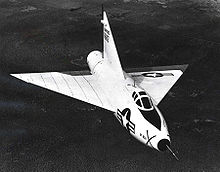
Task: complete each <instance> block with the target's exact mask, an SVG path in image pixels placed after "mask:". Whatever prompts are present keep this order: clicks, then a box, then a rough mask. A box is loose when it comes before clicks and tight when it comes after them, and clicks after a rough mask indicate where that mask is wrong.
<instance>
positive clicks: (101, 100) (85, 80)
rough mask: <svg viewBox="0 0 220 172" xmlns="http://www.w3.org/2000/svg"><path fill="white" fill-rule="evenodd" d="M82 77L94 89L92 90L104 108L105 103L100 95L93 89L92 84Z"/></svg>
mask: <svg viewBox="0 0 220 172" xmlns="http://www.w3.org/2000/svg"><path fill="white" fill-rule="evenodd" d="M82 77H83V78H84V80H85V81H86V82H87V83H88V84H89V85H90V87H91V88H92V90H93V91H94V93H95V95H96V96H97V98H98V99H99V101H100V102H101V104H102V106H103V102H102V100H101V99H100V97H99V95H98V93H97V92H96V90H95V89H94V88H93V86H92V85H91V84H90V82H89V81H88V80H87V79H86V78H85V77H84V76H83V75H82Z"/></svg>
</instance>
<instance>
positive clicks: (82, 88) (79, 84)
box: [72, 77, 89, 101]
mask: <svg viewBox="0 0 220 172" xmlns="http://www.w3.org/2000/svg"><path fill="white" fill-rule="evenodd" d="M72 78H73V80H74V81H75V82H76V83H77V85H78V86H79V88H80V89H81V90H82V92H83V94H84V96H85V98H86V99H87V101H89V99H88V97H87V96H86V94H85V92H84V90H83V88H82V87H81V86H80V84H79V83H78V81H77V80H76V78H75V77H72Z"/></svg>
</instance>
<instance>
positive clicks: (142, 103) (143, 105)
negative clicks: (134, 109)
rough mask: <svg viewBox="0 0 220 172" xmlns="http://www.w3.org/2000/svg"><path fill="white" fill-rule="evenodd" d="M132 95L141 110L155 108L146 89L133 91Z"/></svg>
mask: <svg viewBox="0 0 220 172" xmlns="http://www.w3.org/2000/svg"><path fill="white" fill-rule="evenodd" d="M132 97H133V99H134V101H135V103H136V104H137V106H138V107H139V108H140V109H141V110H145V111H150V110H153V109H154V106H153V103H152V101H151V99H150V97H149V96H148V95H147V94H146V93H145V92H144V91H140V92H138V93H137V92H133V94H132Z"/></svg>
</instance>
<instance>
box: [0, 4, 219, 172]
mask: <svg viewBox="0 0 220 172" xmlns="http://www.w3.org/2000/svg"><path fill="white" fill-rule="evenodd" d="M103 2H104V5H105V9H106V11H107V13H108V16H109V20H110V23H111V27H112V30H113V34H114V36H115V41H116V44H117V48H118V51H119V54H120V59H121V62H122V65H123V67H124V68H129V67H140V66H161V65H172V64H189V67H188V69H187V71H186V72H185V73H184V75H183V76H182V77H181V79H180V80H179V81H178V82H177V84H176V85H175V86H174V87H173V88H172V90H171V91H170V92H169V93H168V94H167V96H166V97H165V99H164V100H163V101H162V103H161V104H160V105H159V108H160V109H161V111H162V113H163V114H164V117H165V119H166V120H167V123H168V127H169V130H170V135H171V139H172V147H173V149H174V150H175V152H176V154H177V156H178V157H179V159H180V161H178V162H177V161H176V160H175V159H174V158H173V157H172V156H171V155H170V154H169V153H168V152H167V153H159V152H157V151H155V150H152V149H150V148H148V147H146V146H144V145H142V144H141V143H139V142H138V141H136V140H135V139H133V138H132V137H131V136H129V135H128V134H127V132H125V130H124V129H123V128H122V127H121V126H120V124H119V123H118V122H117V120H116V119H115V118H114V116H113V115H112V114H111V113H109V112H107V111H105V110H102V109H100V108H96V107H94V106H91V105H88V104H86V103H83V102H80V101H78V100H75V99H71V98H68V97H65V96H62V95H59V94H57V93H53V92H51V91H48V90H45V89H43V88H39V87H37V86H33V85H30V84H26V83H24V82H22V81H19V80H17V79H15V78H12V77H10V76H9V74H10V73H23V72H42V71H70V70H84V69H88V67H87V64H86V57H87V55H88V53H89V52H91V51H92V50H95V49H101V47H102V44H101V43H102V42H101V41H102V32H101V24H100V19H101V3H103ZM219 59H220V4H219V2H218V1H212V0H167V1H163V0H161V1H147V0H143V1H141V0H140V1H129V0H124V1H122V0H121V1H120V0H118V1H110V0H109V1H101V0H93V1H92V0H84V1H74V0H72V1H71V0H40V1H39V0H0V83H1V84H0V171H120V172H121V171H219V170H220V163H219V159H220V114H219V112H220V106H219V103H220V101H219V97H220V96H219V95H220V94H219V92H220V91H219V83H220V77H219V74H220V71H219V64H220V60H219Z"/></svg>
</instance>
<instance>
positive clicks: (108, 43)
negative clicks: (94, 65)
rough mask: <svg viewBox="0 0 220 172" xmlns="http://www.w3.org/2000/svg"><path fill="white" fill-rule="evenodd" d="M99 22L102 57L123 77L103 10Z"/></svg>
mask: <svg viewBox="0 0 220 172" xmlns="http://www.w3.org/2000/svg"><path fill="white" fill-rule="evenodd" d="M101 23H102V24H103V57H104V59H105V60H107V61H108V62H109V64H110V66H111V67H112V68H113V69H114V71H116V72H117V73H118V76H119V77H120V78H121V79H124V74H123V71H122V67H121V63H120V60H119V56H118V52H117V49H116V46H115V42H114V38H113V35H112V32H111V28H110V25H109V22H108V18H107V14H106V12H105V11H103V19H102V20H101Z"/></svg>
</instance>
